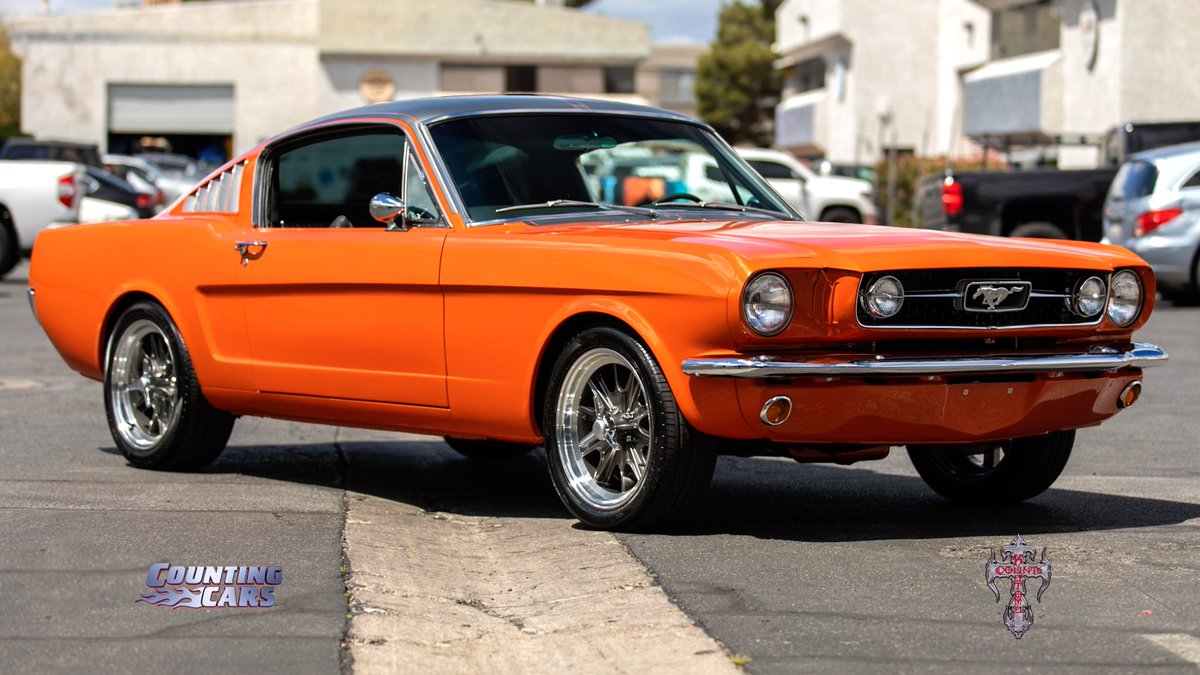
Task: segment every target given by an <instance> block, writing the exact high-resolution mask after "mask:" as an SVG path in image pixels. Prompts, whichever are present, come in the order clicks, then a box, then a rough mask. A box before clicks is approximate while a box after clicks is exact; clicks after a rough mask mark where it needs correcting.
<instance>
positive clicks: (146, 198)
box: [137, 192, 155, 209]
mask: <svg viewBox="0 0 1200 675" xmlns="http://www.w3.org/2000/svg"><path fill="white" fill-rule="evenodd" d="M154 203H155V202H154V196H153V195H149V194H146V193H145V192H143V193H141V194H139V195H138V196H137V207H138V208H139V209H146V208H150V206H151V205H152V204H154Z"/></svg>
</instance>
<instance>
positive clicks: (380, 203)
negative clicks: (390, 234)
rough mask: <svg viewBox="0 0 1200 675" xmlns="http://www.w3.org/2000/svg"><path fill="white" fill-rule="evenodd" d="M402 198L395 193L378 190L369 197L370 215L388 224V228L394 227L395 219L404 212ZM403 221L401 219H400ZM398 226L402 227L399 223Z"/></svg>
mask: <svg viewBox="0 0 1200 675" xmlns="http://www.w3.org/2000/svg"><path fill="white" fill-rule="evenodd" d="M404 209H405V206H404V200H403V199H401V198H399V197H397V196H396V195H392V194H388V193H386V192H380V193H379V194H377V195H375V196H374V197H371V205H370V207H369V210H370V212H371V217H372V218H374V219H375V220H377V221H379V222H381V223H383V224H384V225H387V226H388V229H391V228H393V227H396V219H397V218H399V217H400V216H401V215H403V214H404ZM401 223H403V220H401ZM399 227H404V226H403V224H401V225H400V226H399Z"/></svg>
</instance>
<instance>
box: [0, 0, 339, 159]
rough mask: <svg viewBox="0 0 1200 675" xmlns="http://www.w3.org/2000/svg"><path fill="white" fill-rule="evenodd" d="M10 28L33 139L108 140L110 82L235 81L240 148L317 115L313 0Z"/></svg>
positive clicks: (117, 14)
mask: <svg viewBox="0 0 1200 675" xmlns="http://www.w3.org/2000/svg"><path fill="white" fill-rule="evenodd" d="M252 24H253V25H252ZM12 33H13V36H14V46H15V47H16V49H17V50H18V52H19V53H20V55H21V56H22V59H23V72H22V77H23V81H24V83H25V85H24V88H23V89H24V91H23V96H22V101H21V111H22V120H23V126H24V131H26V132H28V133H31V134H33V135H35V136H45V137H56V138H68V139H76V140H81V141H87V142H98V143H100V144H101V145H103V144H104V141H105V140H106V137H107V119H106V117H107V107H108V100H107V95H108V85H109V84H110V83H118V84H149V85H152V84H172V85H180V84H183V85H187V84H229V85H232V86H233V88H234V134H233V145H234V151H235V152H240V151H242V150H245V149H248V148H249V147H251V146H253V145H254V144H255V143H257V142H259V141H260V140H262V139H263V138H266V137H267V136H269V135H271V134H274V133H276V132H278V131H280V130H282V129H284V128H287V127H289V126H292V125H294V124H297V123H299V122H302V121H304V120H305V119H308V118H310V117H313V116H314V114H315V113H316V112H317V111H316V109H315V106H314V102H315V100H316V96H315V84H316V71H317V68H316V60H317V52H316V48H315V47H314V42H315V40H314V36H315V34H316V5H315V4H314V3H313V2H312V1H311V0H298V1H296V0H285V1H280V2H271V1H268V2H263V3H255V4H253V5H247V6H244V7H241V8H238V7H235V6H233V5H220V4H216V5H212V6H207V7H206V6H197V7H189V6H175V7H163V8H156V9H150V10H140V11H113V12H105V13H99V14H88V15H67V16H63V17H52V18H43V19H32V20H26V21H20V22H17V23H15V24H14V25H13V28H12Z"/></svg>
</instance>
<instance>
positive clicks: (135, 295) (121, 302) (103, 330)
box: [96, 291, 166, 370]
mask: <svg viewBox="0 0 1200 675" xmlns="http://www.w3.org/2000/svg"><path fill="white" fill-rule="evenodd" d="M139 302H151V303H154V304H156V305H158V306H159V307H162V306H163V304H162V303H161V302H159V301H158V298H156V297H154V296H153V295H150V294H149V293H143V292H142V291H131V292H129V293H126V294H125V295H122V296H121V297H119V298H117V301H116V302H114V303H113V304H112V307H109V308H108V313H107V314H105V315H104V323H103V324H101V327H100V344H99V345H97V346H96V350H97V356H98V358H99V361H97V363H99V364H100V369H101V370H104V369H105V368H107V367H108V366H107V364H106V361H107V356H108V355H107V354H105V353H104V351H105V350H106V349H107V348H108V338H109V336H110V335H111V334H112V331H113V328H114V327H116V325H117V320H118V319H120V318H121V315H122V314H124V313H125V310H127V309H129V308H130V307H132V306H134V305H136V304H137V303H139ZM164 311H166V310H165V308H164Z"/></svg>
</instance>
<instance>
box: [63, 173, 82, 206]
mask: <svg viewBox="0 0 1200 675" xmlns="http://www.w3.org/2000/svg"><path fill="white" fill-rule="evenodd" d="M77 196H79V189H78V188H77V187H76V185H75V175H74V174H70V173H69V174H67V175H65V176H63V177H62V178H59V179H58V201H60V202H62V205H63V206H65V207H67V208H68V209H73V208H75V197H77Z"/></svg>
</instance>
